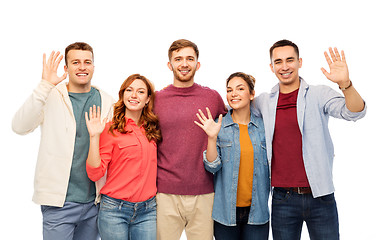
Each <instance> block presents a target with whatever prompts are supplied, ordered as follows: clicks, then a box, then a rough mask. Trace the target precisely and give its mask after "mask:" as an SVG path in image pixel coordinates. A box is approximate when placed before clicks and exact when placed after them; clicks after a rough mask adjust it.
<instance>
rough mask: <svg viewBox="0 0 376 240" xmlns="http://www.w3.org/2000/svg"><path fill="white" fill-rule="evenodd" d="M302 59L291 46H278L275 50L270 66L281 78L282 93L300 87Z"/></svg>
mask: <svg viewBox="0 0 376 240" xmlns="http://www.w3.org/2000/svg"><path fill="white" fill-rule="evenodd" d="M301 67H302V59H301V58H299V57H298V54H297V53H296V52H295V50H294V48H293V47H291V46H284V47H277V48H275V49H274V50H273V53H272V57H271V64H270V68H271V70H272V72H273V73H274V74H275V75H276V76H277V78H278V80H279V87H280V91H281V92H282V93H288V92H292V91H294V90H296V89H298V88H299V86H300V82H299V68H301Z"/></svg>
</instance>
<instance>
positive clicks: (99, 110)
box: [97, 106, 101, 118]
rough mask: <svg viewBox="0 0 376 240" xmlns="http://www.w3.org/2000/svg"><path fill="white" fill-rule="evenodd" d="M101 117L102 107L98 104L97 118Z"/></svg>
mask: <svg viewBox="0 0 376 240" xmlns="http://www.w3.org/2000/svg"><path fill="white" fill-rule="evenodd" d="M100 117H101V107H100V106H98V108H97V118H100Z"/></svg>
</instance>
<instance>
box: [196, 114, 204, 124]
mask: <svg viewBox="0 0 376 240" xmlns="http://www.w3.org/2000/svg"><path fill="white" fill-rule="evenodd" d="M196 116H197V118H198V120H200V122H201V123H204V122H205V121H204V119H202V118H201V116H200V114H198V113H196Z"/></svg>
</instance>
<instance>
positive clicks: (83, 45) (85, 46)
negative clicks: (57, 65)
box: [65, 42, 94, 65]
mask: <svg viewBox="0 0 376 240" xmlns="http://www.w3.org/2000/svg"><path fill="white" fill-rule="evenodd" d="M70 50H82V51H90V52H91V54H92V56H93V60H94V52H93V48H92V47H91V46H90V45H89V44H87V43H84V42H75V43H72V44H70V45H69V46H68V47H66V48H65V65H68V62H67V56H68V52H69V51H70Z"/></svg>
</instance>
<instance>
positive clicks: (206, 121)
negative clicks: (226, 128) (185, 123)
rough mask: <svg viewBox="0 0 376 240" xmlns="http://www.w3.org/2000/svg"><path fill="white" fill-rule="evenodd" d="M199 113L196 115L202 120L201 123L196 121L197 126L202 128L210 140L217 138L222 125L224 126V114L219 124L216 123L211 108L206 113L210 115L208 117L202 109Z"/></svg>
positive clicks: (220, 117) (219, 119) (220, 116)
mask: <svg viewBox="0 0 376 240" xmlns="http://www.w3.org/2000/svg"><path fill="white" fill-rule="evenodd" d="M198 112H199V113H196V116H197V118H198V119H199V120H200V122H201V123H199V122H197V121H194V122H195V124H196V125H197V126H199V127H200V128H202V130H204V131H205V133H206V134H207V135H208V137H209V138H213V137H217V136H218V133H219V131H220V130H221V124H222V114H221V115H219V118H218V122H215V121H214V119H213V117H212V115H211V113H210V110H209V108H206V112H207V114H208V117H206V116H205V114H204V113H203V112H202V111H201V109H199V110H198Z"/></svg>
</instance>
